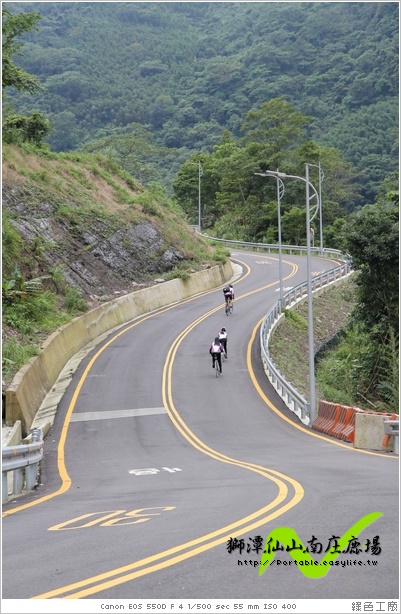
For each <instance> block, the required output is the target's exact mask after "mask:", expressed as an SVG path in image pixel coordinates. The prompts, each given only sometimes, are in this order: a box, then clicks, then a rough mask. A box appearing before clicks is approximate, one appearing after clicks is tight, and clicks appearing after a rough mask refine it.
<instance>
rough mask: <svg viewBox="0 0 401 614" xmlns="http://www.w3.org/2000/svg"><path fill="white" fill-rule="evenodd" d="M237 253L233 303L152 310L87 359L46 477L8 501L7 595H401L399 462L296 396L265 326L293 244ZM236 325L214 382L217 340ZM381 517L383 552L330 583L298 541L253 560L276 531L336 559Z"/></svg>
mask: <svg viewBox="0 0 401 614" xmlns="http://www.w3.org/2000/svg"><path fill="white" fill-rule="evenodd" d="M232 258H233V260H234V261H236V262H237V263H238V264H240V265H241V266H242V270H243V274H242V277H241V278H240V279H238V280H237V281H236V283H235V284H234V286H235V290H236V300H235V307H234V313H233V315H232V316H228V317H227V316H226V315H225V314H224V310H223V302H222V292H221V289H218V290H215V291H211V292H207V293H205V294H202V295H199V296H197V297H194V298H192V299H190V300H185V301H183V302H181V303H179V304H176V305H174V306H171V307H168V308H164V309H160V310H159V311H157V312H155V313H152V314H148V315H145V316H143V317H140V318H138V319H137V320H135V321H133V322H131V323H130V324H128V325H126V326H124V327H122V328H121V329H120V330H119V331H118V332H114V333H113V335H111V336H110V337H108V338H107V339H106V340H105V341H103V342H102V343H101V344H100V345H99V346H97V347H96V348H94V350H93V351H92V352H91V354H89V355H88V356H87V357H86V359H85V360H84V361H82V363H81V364H80V366H79V368H78V370H77V372H76V373H75V374H74V377H73V380H72V383H71V384H70V386H69V388H68V389H67V392H66V393H65V395H64V397H63V399H62V401H61V403H60V406H59V409H58V412H57V417H56V420H55V423H54V426H53V427H52V429H51V431H50V433H49V435H48V436H47V438H46V446H45V448H46V450H45V458H44V461H43V463H42V485H41V486H40V488H39V489H38V490H37V491H36V492H35V493H33V494H28V495H26V496H24V497H23V498H21V499H18V500H16V501H10V502H8V503H6V504H5V505H4V506H3V565H2V571H3V599H31V598H34V597H36V598H42V599H51V598H65V597H69V598H72V599H81V598H91V599H141V598H160V599H162V598H173V599H177V598H178V599H179V598H185V599H207V598H208V599H212V598H230V599H235V598H238V599H250V598H255V599H258V598H286V599H290V598H298V599H305V598H313V599H332V598H361V597H366V598H376V599H380V598H387V599H388V598H391V599H395V598H397V597H398V585H399V581H398V574H397V570H398V544H399V541H398V462H397V459H396V458H394V457H393V456H386V455H381V454H378V453H376V454H375V453H367V452H362V451H357V450H354V449H353V448H352V447H351V446H350V445H348V444H344V443H341V442H339V441H338V440H333V439H330V438H327V437H324V436H321V435H320V434H318V433H314V432H313V431H310V430H309V429H307V428H304V427H303V426H302V425H301V424H300V423H299V421H297V420H296V419H294V417H293V416H292V414H291V413H290V412H289V411H288V410H287V409H286V408H285V407H284V405H283V403H282V402H281V400H280V399H279V398H278V397H277V395H276V394H275V393H274V391H272V389H271V387H270V386H269V385H268V383H267V380H266V377H265V375H264V373H263V371H262V368H261V363H260V349H259V338H258V331H259V326H260V321H261V318H262V317H263V316H264V314H265V313H266V312H267V310H268V309H269V307H270V306H271V305H272V304H273V302H275V301H276V300H277V289H278V281H277V279H278V261H277V257H276V256H267V255H261V254H257V253H245V252H243V253H240V252H237V253H233V254H232ZM284 260H285V262H284V265H283V272H284V275H285V280H284V286H285V287H291V286H293V285H296V284H297V283H300V282H301V281H303V280H304V279H305V276H306V273H305V270H306V259H305V258H302V257H297V256H285V257H284ZM333 266H334V263H333V262H332V261H328V260H323V259H318V258H316V259H313V267H312V269H313V273H320V272H323V271H324V270H327V269H329V268H332V267H333ZM221 326H226V327H227V330H228V337H229V341H228V360H227V362H225V363H224V365H223V374H222V376H221V377H220V378H218V379H216V377H215V374H214V372H213V371H212V368H211V360H210V356H209V354H208V349H209V346H210V343H211V341H212V339H213V338H214V336H215V335H216V333H217V332H218V331H219V329H220V328H221ZM288 351H289V352H290V351H291V348H288ZM305 360H307V357H305ZM371 512H382V514H383V515H382V516H381V517H380V518H379V519H378V520H376V521H375V522H374V524H372V525H371V526H369V527H367V528H366V529H365V530H364V532H363V534H362V535H361V538H360V540H359V541H360V544H361V548H362V549H363V550H367V551H366V552H364V551H362V552H359V553H355V552H348V553H342V554H340V556H339V558H338V559H337V560H338V561H339V562H340V565H338V566H337V567H333V568H330V571H329V572H328V573H327V574H326V575H325V576H324V577H322V578H320V579H315V578H307V577H305V576H304V575H303V574H301V573H300V571H299V569H297V567H296V566H295V564H292V565H289V563H290V562H292V561H293V559H292V558H291V556H290V555H289V553H286V552H277V554H276V559H275V563H274V564H272V565H271V566H270V567H269V568H268V569H266V571H265V573H264V574H263V575H262V576H259V575H258V570H257V568H255V567H253V565H255V564H257V562H258V561H259V559H260V551H259V550H258V548H259V544H260V541H262V543H264V540H265V539H266V536H267V535H268V534H269V533H270V532H271V531H272V530H273V529H277V528H280V527H291V528H293V529H294V531H295V532H296V533H297V535H298V536H299V539H300V540H302V542H303V543H304V544H305V545H306V544H307V542H310V547H311V548H312V547H313V545H315V549H316V555H315V556H316V558H317V559H320V558H321V557H322V556H323V555H324V551H325V550H326V548H328V545H329V543H330V538H333V537H334V538H335V537H337V538H339V537H340V536H341V535H343V534H344V533H345V532H346V531H347V530H348V529H349V528H350V527H351V526H352V525H354V524H355V523H356V522H357V521H358V520H360V519H361V518H362V517H363V516H365V515H366V514H369V513H371ZM355 537H356V538H358V537H359V536H358V535H356V536H355ZM230 539H232V540H234V539H235V540H238V541H236V542H234V541H231V542H230ZM239 540H243V542H241V541H239ZM356 541H358V540H357V539H356ZM229 542H230V543H231V544H236V545H237V546H241V544H243V546H244V549H243V550H242V551H241V550H240V549H239V548H236V549H235V550H234V551H233V552H231V553H230V552H229V551H228V548H227V546H228V544H229ZM331 543H332V544H334V541H333V542H331ZM356 545H357V544H355V543H353V544H352V546H353V547H354V548H355V546H356ZM374 546H375V547H374ZM248 548H250V552H247V549H248ZM380 549H381V552H380V554H379V553H378V551H379V550H380ZM320 550H321V552H320ZM374 550H375V552H373V551H374ZM277 561H280V563H281V564H280V565H278V564H277ZM284 563H287V565H285V564H284ZM355 563H357V564H355ZM374 563H375V564H376V565H374ZM251 564H252V566H251Z"/></svg>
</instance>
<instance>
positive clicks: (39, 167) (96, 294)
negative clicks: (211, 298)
mask: <svg viewBox="0 0 401 614" xmlns="http://www.w3.org/2000/svg"><path fill="white" fill-rule="evenodd" d="M120 170H121V169H120ZM113 171H114V173H113ZM118 173H119V170H118V169H116V168H114V167H113V168H112V169H110V168H109V166H108V162H107V160H99V159H96V158H90V157H89V158H88V157H87V156H82V157H79V155H76V157H75V158H74V156H71V157H69V158H68V157H63V156H62V155H60V156H57V155H54V154H51V155H49V156H46V155H34V154H33V155H30V154H28V155H24V152H23V151H22V150H20V149H18V148H17V147H12V146H8V147H7V148H6V149H5V153H4V156H3V213H5V214H6V215H7V219H8V220H9V222H10V224H11V226H12V227H13V228H14V229H15V230H16V231H17V233H18V234H19V235H20V237H21V238H22V240H23V244H24V245H23V249H22V257H21V255H20V256H19V257H18V258H17V260H18V262H17V264H18V266H19V267H20V268H21V269H22V270H23V273H24V274H25V275H24V276H25V277H27V278H32V277H38V276H40V275H48V274H49V271H53V272H54V271H56V272H57V275H53V280H54V281H55V283H57V281H56V280H57V279H58V280H59V283H63V284H64V285H68V286H73V287H77V288H79V290H80V292H81V293H82V296H83V298H84V299H85V300H86V301H88V303H89V304H90V305H92V306H93V305H96V304H97V303H98V302H99V301H103V300H107V299H109V298H113V296H114V295H115V294H120V293H122V292H131V291H132V289H133V288H134V287H135V286H136V285H138V284H141V285H143V284H146V285H149V284H151V283H154V280H155V278H160V277H164V276H165V275H166V274H168V273H169V272H170V271H172V269H174V268H175V267H177V266H181V267H184V268H186V269H188V268H190V269H197V268H200V267H201V266H207V264H208V263H209V264H210V263H211V264H214V263H215V261H214V249H212V248H211V247H209V246H208V245H207V244H206V242H205V241H203V239H202V238H201V237H199V236H198V235H197V234H196V233H195V231H194V230H193V229H192V228H191V227H190V226H188V225H187V224H186V223H185V221H184V220H183V219H182V217H180V216H179V215H178V214H177V212H176V211H175V210H174V207H173V206H171V203H169V201H168V198H167V197H166V196H165V195H164V194H160V193H158V192H157V188H156V189H154V191H153V192H152V189H149V190H148V189H147V188H146V186H145V187H144V186H142V185H141V184H140V183H139V182H138V181H137V180H135V179H134V178H132V177H130V176H126V175H123V176H121V175H119V174H118ZM7 249H8V247H3V276H7V275H8V274H9V273H10V272H11V268H12V266H13V265H12V259H10V258H9V257H8V255H9V254H8V252H7ZM4 255H5V256H6V258H4ZM51 289H53V290H54V287H53V288H51ZM56 291H57V288H56Z"/></svg>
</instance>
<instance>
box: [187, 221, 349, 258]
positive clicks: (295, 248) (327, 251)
mask: <svg viewBox="0 0 401 614" xmlns="http://www.w3.org/2000/svg"><path fill="white" fill-rule="evenodd" d="M193 227H194V228H195V226H193ZM200 235H201V236H202V237H204V238H205V239H209V240H210V241H216V242H217V243H228V244H229V245H236V246H238V247H250V248H252V249H256V250H259V249H263V250H264V251H267V253H268V254H270V253H276V252H279V251H280V246H279V244H278V243H251V242H250V241H234V240H231V239H218V238H217V237H210V236H209V235H207V234H204V233H200ZM281 251H282V252H283V253H286V254H290V255H292V254H298V255H302V254H303V253H305V254H306V253H307V251H308V248H307V246H306V245H305V246H304V245H281ZM311 253H312V254H315V255H317V256H324V257H326V258H336V259H337V260H341V261H344V259H345V260H347V261H350V256H348V255H347V256H344V254H343V253H342V252H341V251H340V250H339V249H331V248H327V247H324V248H323V249H321V248H320V247H311Z"/></svg>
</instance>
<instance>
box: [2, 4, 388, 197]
mask: <svg viewBox="0 0 401 614" xmlns="http://www.w3.org/2000/svg"><path fill="white" fill-rule="evenodd" d="M9 6H10V11H11V10H12V11H13V12H14V11H15V12H17V11H22V12H24V14H26V15H28V16H30V15H33V13H32V11H40V14H41V16H42V19H41V24H40V30H39V32H38V33H35V32H30V33H29V34H28V33H27V35H26V45H25V48H24V57H21V58H20V59H19V62H20V65H21V67H22V68H23V69H24V70H25V71H29V72H30V73H32V74H35V75H37V76H38V77H39V78H40V80H41V82H42V83H43V85H44V86H45V88H46V89H45V90H43V91H42V92H38V93H37V94H36V95H35V97H34V98H33V99H32V97H31V96H29V97H28V96H27V95H26V94H24V93H23V92H18V91H14V92H11V93H10V96H11V98H12V100H13V101H14V102H15V104H16V105H17V107H16V108H17V109H18V112H20V113H22V114H25V115H26V114H28V112H30V111H31V109H32V106H34V107H35V108H38V109H39V110H40V111H41V112H42V113H46V114H47V115H48V116H49V119H51V121H52V123H53V124H54V128H55V129H54V131H53V132H52V133H51V134H50V135H49V137H48V139H47V140H48V143H49V144H50V145H51V147H52V148H53V149H55V150H57V151H60V150H66V149H67V150H68V149H71V148H78V147H80V146H82V145H84V144H86V143H88V142H93V141H94V140H95V139H97V138H98V137H112V136H113V135H117V136H119V134H121V132H120V131H121V130H123V129H124V128H126V127H127V126H128V125H130V124H141V125H142V126H143V127H144V128H146V129H147V130H148V131H149V132H151V133H152V136H153V141H154V144H155V146H158V147H159V148H160V149H159V151H158V152H157V154H155V156H154V159H153V160H152V164H153V166H154V167H155V169H156V167H157V174H158V175H159V176H160V177H161V178H162V180H163V182H164V183H165V184H166V185H167V186H168V187H170V184H171V178H172V177H173V176H174V172H175V171H176V170H177V168H178V167H177V165H176V164H174V163H173V165H172V164H171V161H172V160H174V159H178V160H179V161H181V162H183V161H184V160H185V159H186V158H187V157H188V153H189V154H194V153H195V152H196V153H211V152H212V151H213V147H214V146H215V145H217V144H218V143H219V142H220V140H221V137H222V134H223V132H224V130H229V131H230V132H231V134H232V135H233V136H234V137H235V138H240V137H241V136H242V133H241V126H242V124H243V121H244V117H245V115H246V114H247V113H248V112H256V111H257V110H259V112H260V111H261V110H262V105H263V104H264V103H266V102H269V101H271V100H272V99H280V98H284V99H285V100H286V101H287V102H288V103H289V104H291V105H292V106H293V108H295V109H296V110H297V112H299V113H300V114H302V115H303V116H305V117H309V118H311V120H310V121H309V122H308V127H307V133H306V134H305V136H306V138H307V139H308V140H313V141H314V142H315V143H318V144H319V145H320V146H325V147H333V148H336V149H337V150H338V151H340V152H341V155H342V156H343V158H344V160H346V161H347V162H348V163H352V164H353V165H354V167H355V169H356V177H355V181H356V182H357V184H356V186H357V187H356V191H357V192H358V193H359V194H360V195H361V197H362V199H363V202H364V203H372V202H373V201H374V198H375V194H376V191H377V188H378V185H380V183H381V181H382V179H383V178H384V176H385V175H386V174H387V172H388V171H392V170H395V169H396V168H397V165H398V153H397V147H398V81H399V79H398V5H397V3H392V2H383V3H360V2H351V3H348V2H332V3H326V2H322V3H312V2H310V3H307V2H301V3H296V2H259V3H257V2H249V3H248V2H238V3H227V2H224V3H222V2H216V3H210V2H202V3H196V2H195V3H185V2H183V3H163V2H159V3H158V2H154V3H153V2H152V3H140V2H139V3H136V2H133V3H118V2H116V3H114V2H113V3H107V2H106V3H95V2H94V3H85V2H84V3H72V2H71V3H68V2H66V3H55V2H46V3H20V4H19V3H13V4H12V5H11V4H10V5H9ZM32 101H33V103H32ZM65 113H69V114H72V115H70V116H69V118H68V121H67V122H65V121H64V120H65V117H66V116H65ZM252 140H253V141H256V140H257V139H255V138H254V137H252ZM164 149H168V150H169V152H165V151H164ZM279 162H280V163H281V161H279ZM355 204H356V203H355V202H349V203H348V206H349V207H350V209H352V208H353V207H354V206H355Z"/></svg>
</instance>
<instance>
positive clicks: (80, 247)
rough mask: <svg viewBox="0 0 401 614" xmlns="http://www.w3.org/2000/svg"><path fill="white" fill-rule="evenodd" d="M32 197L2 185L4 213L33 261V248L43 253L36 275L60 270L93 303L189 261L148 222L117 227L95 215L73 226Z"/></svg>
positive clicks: (51, 206) (53, 206) (53, 208)
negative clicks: (34, 202) (35, 201)
mask: <svg viewBox="0 0 401 614" xmlns="http://www.w3.org/2000/svg"><path fill="white" fill-rule="evenodd" d="M31 197H32V193H29V194H28V193H27V192H26V191H25V190H24V189H23V188H21V187H16V186H14V187H11V186H9V185H3V209H4V210H6V211H7V212H8V213H9V214H10V216H11V218H12V224H13V225H14V226H15V228H16V229H18V231H19V233H20V235H21V237H22V238H23V240H24V242H25V243H26V246H27V247H28V246H31V250H32V253H33V254H32V255H33V258H35V255H34V252H35V249H36V251H37V252H40V259H38V258H37V259H36V268H37V271H36V274H37V276H39V275H42V274H47V273H48V271H49V270H50V269H54V268H56V267H59V268H60V271H61V272H62V275H63V277H64V279H65V281H66V282H67V283H69V284H72V285H74V286H77V287H79V288H80V289H81V291H82V292H83V295H84V297H85V298H86V299H87V300H89V301H90V302H92V303H96V301H97V300H98V299H101V298H102V297H103V298H104V297H105V296H109V295H113V294H116V293H120V292H126V291H130V290H132V287H133V286H135V285H136V284H138V283H139V284H141V283H149V282H150V281H151V280H152V277H155V276H159V277H160V276H161V275H163V274H165V273H166V272H168V271H171V270H172V269H173V268H174V267H175V266H177V265H178V264H179V263H180V262H182V261H183V260H184V259H185V256H184V254H183V252H182V251H180V249H179V247H178V246H174V245H172V246H166V242H165V239H164V237H163V236H162V234H161V233H160V231H159V229H158V228H157V226H156V225H154V224H152V223H151V222H150V221H149V222H143V223H139V224H133V223H127V224H125V225H124V227H122V228H118V227H113V225H112V226H111V225H110V223H109V222H106V221H104V220H102V219H97V218H96V217H95V216H93V218H92V219H90V220H88V218H87V217H86V219H82V224H73V225H71V222H69V221H68V220H66V219H63V218H62V217H60V216H59V215H58V211H57V205H56V204H55V203H52V202H49V201H47V200H40V199H39V202H37V203H36V204H35V207H34V208H33V207H32V202H31Z"/></svg>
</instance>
